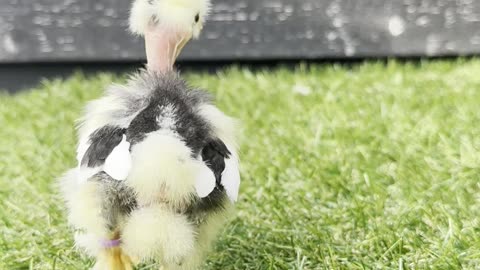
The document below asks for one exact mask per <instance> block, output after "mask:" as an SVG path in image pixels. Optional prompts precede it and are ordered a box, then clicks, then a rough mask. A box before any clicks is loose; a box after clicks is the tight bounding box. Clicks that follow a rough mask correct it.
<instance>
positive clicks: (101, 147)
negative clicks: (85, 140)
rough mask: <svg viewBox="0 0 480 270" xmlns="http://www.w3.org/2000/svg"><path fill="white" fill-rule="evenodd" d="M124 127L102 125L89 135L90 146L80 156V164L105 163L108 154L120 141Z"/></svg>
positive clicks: (93, 165) (91, 165)
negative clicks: (81, 156)
mask: <svg viewBox="0 0 480 270" xmlns="http://www.w3.org/2000/svg"><path fill="white" fill-rule="evenodd" d="M124 134H125V129H124V128H120V127H116V126H104V127H102V128H100V129H98V130H96V131H95V132H94V133H92V135H90V141H89V142H90V147H88V149H87V151H86V152H85V155H84V156H83V158H82V163H81V164H82V166H88V167H91V168H93V167H98V166H101V165H103V164H104V163H105V159H107V157H108V155H110V153H111V152H112V151H113V149H114V148H115V147H116V146H117V145H119V144H120V143H121V142H122V139H123V135H124Z"/></svg>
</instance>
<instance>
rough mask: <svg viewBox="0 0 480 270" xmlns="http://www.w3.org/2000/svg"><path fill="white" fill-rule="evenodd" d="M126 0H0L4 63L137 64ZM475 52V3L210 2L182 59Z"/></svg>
mask: <svg viewBox="0 0 480 270" xmlns="http://www.w3.org/2000/svg"><path fill="white" fill-rule="evenodd" d="M129 6H130V0H65V1H58V0H35V1H32V0H2V2H0V63H12V62H14V63H18V62H58V61H60V62H62V61H65V62H67V61H68V62H78V61H81V62H84V61H87V62H88V61H127V60H128V61H138V60H143V59H144V52H143V44H142V42H141V40H140V39H136V38H133V37H132V36H130V35H129V34H128V33H127V32H126V28H127V17H128V9H129ZM467 54H480V1H477V0H216V1H215V0H214V10H213V14H212V16H211V17H210V21H209V22H208V24H207V26H206V28H205V31H204V32H203V35H202V38H201V39H200V40H198V41H196V42H193V43H191V44H190V45H189V46H188V47H187V48H186V50H185V51H184V53H183V54H182V56H181V59H183V60H235V59H248V60H255V59H318V58H343V57H382V56H423V55H428V56H445V55H467Z"/></svg>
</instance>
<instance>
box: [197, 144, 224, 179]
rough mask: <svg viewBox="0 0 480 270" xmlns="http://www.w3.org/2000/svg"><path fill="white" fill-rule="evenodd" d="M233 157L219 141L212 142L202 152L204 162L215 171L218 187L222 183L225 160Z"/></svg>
mask: <svg viewBox="0 0 480 270" xmlns="http://www.w3.org/2000/svg"><path fill="white" fill-rule="evenodd" d="M230 155H231V153H230V151H228V148H227V146H226V145H225V144H224V143H223V142H222V141H221V140H219V139H215V140H212V141H210V142H209V143H208V144H207V145H206V146H205V147H204V148H203V150H202V159H203V162H205V163H206V164H207V166H208V167H209V168H210V169H211V170H212V171H213V173H214V174H215V179H216V182H217V186H219V185H220V182H221V181H222V173H223V171H224V170H225V159H226V158H229V157H230Z"/></svg>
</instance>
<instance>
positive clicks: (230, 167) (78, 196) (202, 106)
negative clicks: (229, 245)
mask: <svg viewBox="0 0 480 270" xmlns="http://www.w3.org/2000/svg"><path fill="white" fill-rule="evenodd" d="M235 130H236V127H235V121H234V120H233V119H231V118H230V117H228V116H226V115H224V114H223V113H222V112H221V111H220V110H218V109H217V108H216V107H215V106H214V105H212V104H211V100H210V97H209V95H208V94H206V93H205V92H203V91H200V90H194V89H190V88H189V87H187V85H186V84H185V82H184V81H182V80H181V79H180V78H179V77H178V75H177V74H175V73H173V72H172V73H168V74H164V75H159V74H156V73H149V72H142V73H140V74H139V75H137V76H136V77H133V78H132V79H131V80H130V82H129V83H128V85H127V86H114V87H112V88H110V89H109V90H108V91H107V93H106V95H105V96H104V97H102V98H100V99H98V100H96V101H93V102H91V103H90V104H89V105H88V106H87V109H86V114H85V117H84V118H83V119H82V121H81V125H80V127H79V147H78V155H77V159H78V161H79V166H78V167H77V168H74V169H72V170H70V171H69V172H68V173H67V174H66V175H65V176H64V177H63V180H62V186H63V194H64V197H65V200H66V203H67V208H68V210H69V220H70V223H71V224H72V226H73V227H74V228H75V229H76V230H77V235H76V244H77V245H78V246H80V247H82V248H83V249H84V250H86V251H87V252H88V253H89V254H91V255H92V256H96V257H97V258H100V257H101V255H100V254H104V253H105V252H108V251H109V249H110V248H111V247H109V243H111V241H112V240H117V239H118V238H119V240H121V244H120V245H119V246H118V247H115V248H120V249H121V251H122V252H123V254H125V256H126V258H128V259H132V260H133V261H134V262H145V261H149V260H156V261H158V262H159V263H160V264H162V265H163V267H164V268H165V269H196V267H198V265H199V264H201V262H202V258H203V256H204V252H205V251H206V250H207V249H208V247H209V246H210V244H211V241H212V240H213V239H214V238H215V235H216V233H217V232H218V231H219V230H220V229H221V226H222V225H223V224H224V222H225V220H226V214H227V213H228V212H229V209H230V208H231V206H232V202H234V201H235V200H236V197H237V193H238V185H239V175H238V157H237V154H236V145H235ZM126 142H127V143H128V144H129V146H130V147H129V148H128V150H129V151H127V152H128V154H129V155H130V156H129V158H131V164H130V165H131V169H130V170H129V173H128V176H127V177H126V179H114V178H113V177H112V176H111V175H114V174H112V173H110V174H109V173H107V172H106V171H108V170H106V169H105V166H106V165H105V164H106V163H108V159H109V156H110V155H112V152H114V148H115V147H117V146H118V145H119V144H121V143H126ZM120 169H121V168H120ZM209 183H210V184H209ZM209 185H211V188H209ZM205 191H206V192H205ZM109 241H110V242H109ZM106 242H107V244H105V243H106ZM127 261H128V260H127ZM101 264H104V262H100V261H99V263H98V265H97V268H99V269H104V268H105V267H104V268H102V266H100V265H101ZM126 264H128V263H126ZM105 269H106V268H105ZM124 269H128V267H125V268H124Z"/></svg>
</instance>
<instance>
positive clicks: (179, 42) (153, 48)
mask: <svg viewBox="0 0 480 270" xmlns="http://www.w3.org/2000/svg"><path fill="white" fill-rule="evenodd" d="M191 38H192V34H191V33H180V32H178V31H173V30H170V29H159V28H158V27H154V26H151V27H150V28H149V29H148V30H147V31H146V33H145V49H146V53H147V67H148V70H150V71H154V72H158V73H165V72H168V71H171V70H172V69H173V65H174V63H175V60H176V59H177V57H178V55H180V52H181V51H182V49H183V47H185V45H186V44H187V43H188V41H190V39H191Z"/></svg>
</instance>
